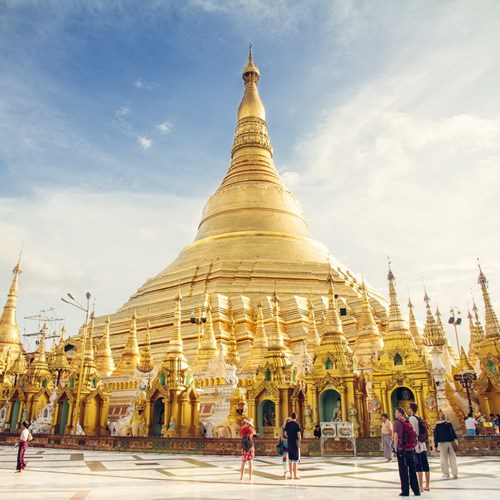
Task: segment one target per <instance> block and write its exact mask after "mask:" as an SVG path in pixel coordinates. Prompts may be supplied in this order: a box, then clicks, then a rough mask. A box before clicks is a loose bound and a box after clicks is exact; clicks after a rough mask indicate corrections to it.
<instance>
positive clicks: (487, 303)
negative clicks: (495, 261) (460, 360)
mask: <svg viewBox="0 0 500 500" xmlns="http://www.w3.org/2000/svg"><path fill="white" fill-rule="evenodd" d="M478 266H479V278H478V280H477V282H478V283H479V285H480V286H481V292H482V293H483V301H484V318H485V322H484V323H485V325H484V330H485V339H497V340H500V323H499V322H498V318H497V314H496V312H495V310H494V309H493V305H492V304H491V299H490V294H489V292H488V280H487V279H486V276H485V275H484V274H483V270H482V269H481V266H480V264H479V263H478Z"/></svg>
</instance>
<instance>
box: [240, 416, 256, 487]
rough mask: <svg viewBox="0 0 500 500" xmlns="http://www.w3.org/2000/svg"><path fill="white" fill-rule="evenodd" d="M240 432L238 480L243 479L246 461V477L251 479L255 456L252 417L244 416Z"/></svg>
mask: <svg viewBox="0 0 500 500" xmlns="http://www.w3.org/2000/svg"><path fill="white" fill-rule="evenodd" d="M240 434H241V470H240V480H242V479H243V473H244V472H245V464H246V463H248V479H252V472H253V459H254V458H255V446H254V442H253V437H254V436H255V428H254V426H253V419H252V418H246V419H245V420H243V427H242V428H241V430H240Z"/></svg>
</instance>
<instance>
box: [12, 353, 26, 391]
mask: <svg viewBox="0 0 500 500" xmlns="http://www.w3.org/2000/svg"><path fill="white" fill-rule="evenodd" d="M26 370H27V363H26V357H25V355H24V353H23V351H19V354H18V356H17V358H16V360H15V361H14V363H13V365H12V366H11V367H10V368H9V369H8V370H7V374H8V375H14V377H15V378H16V380H17V378H18V377H19V376H20V375H24V374H25V373H26ZM16 380H15V381H14V383H16Z"/></svg>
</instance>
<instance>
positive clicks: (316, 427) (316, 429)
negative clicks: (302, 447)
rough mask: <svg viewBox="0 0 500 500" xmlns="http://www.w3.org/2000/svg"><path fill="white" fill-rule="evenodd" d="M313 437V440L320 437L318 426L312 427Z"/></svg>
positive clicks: (319, 427)
mask: <svg viewBox="0 0 500 500" xmlns="http://www.w3.org/2000/svg"><path fill="white" fill-rule="evenodd" d="M314 437H315V438H320V437H321V425H320V424H316V425H315V426H314Z"/></svg>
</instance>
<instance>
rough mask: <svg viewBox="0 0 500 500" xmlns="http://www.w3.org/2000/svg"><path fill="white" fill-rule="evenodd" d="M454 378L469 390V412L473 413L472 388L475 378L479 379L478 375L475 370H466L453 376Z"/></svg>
mask: <svg viewBox="0 0 500 500" xmlns="http://www.w3.org/2000/svg"><path fill="white" fill-rule="evenodd" d="M453 379H454V380H456V381H457V382H460V385H461V386H462V387H463V388H464V389H465V391H466V392H467V401H468V402H469V414H470V415H472V401H471V399H470V388H471V387H472V384H473V382H474V380H477V375H476V373H475V372H474V371H469V370H464V371H462V372H461V373H457V374H456V375H454V376H453Z"/></svg>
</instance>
